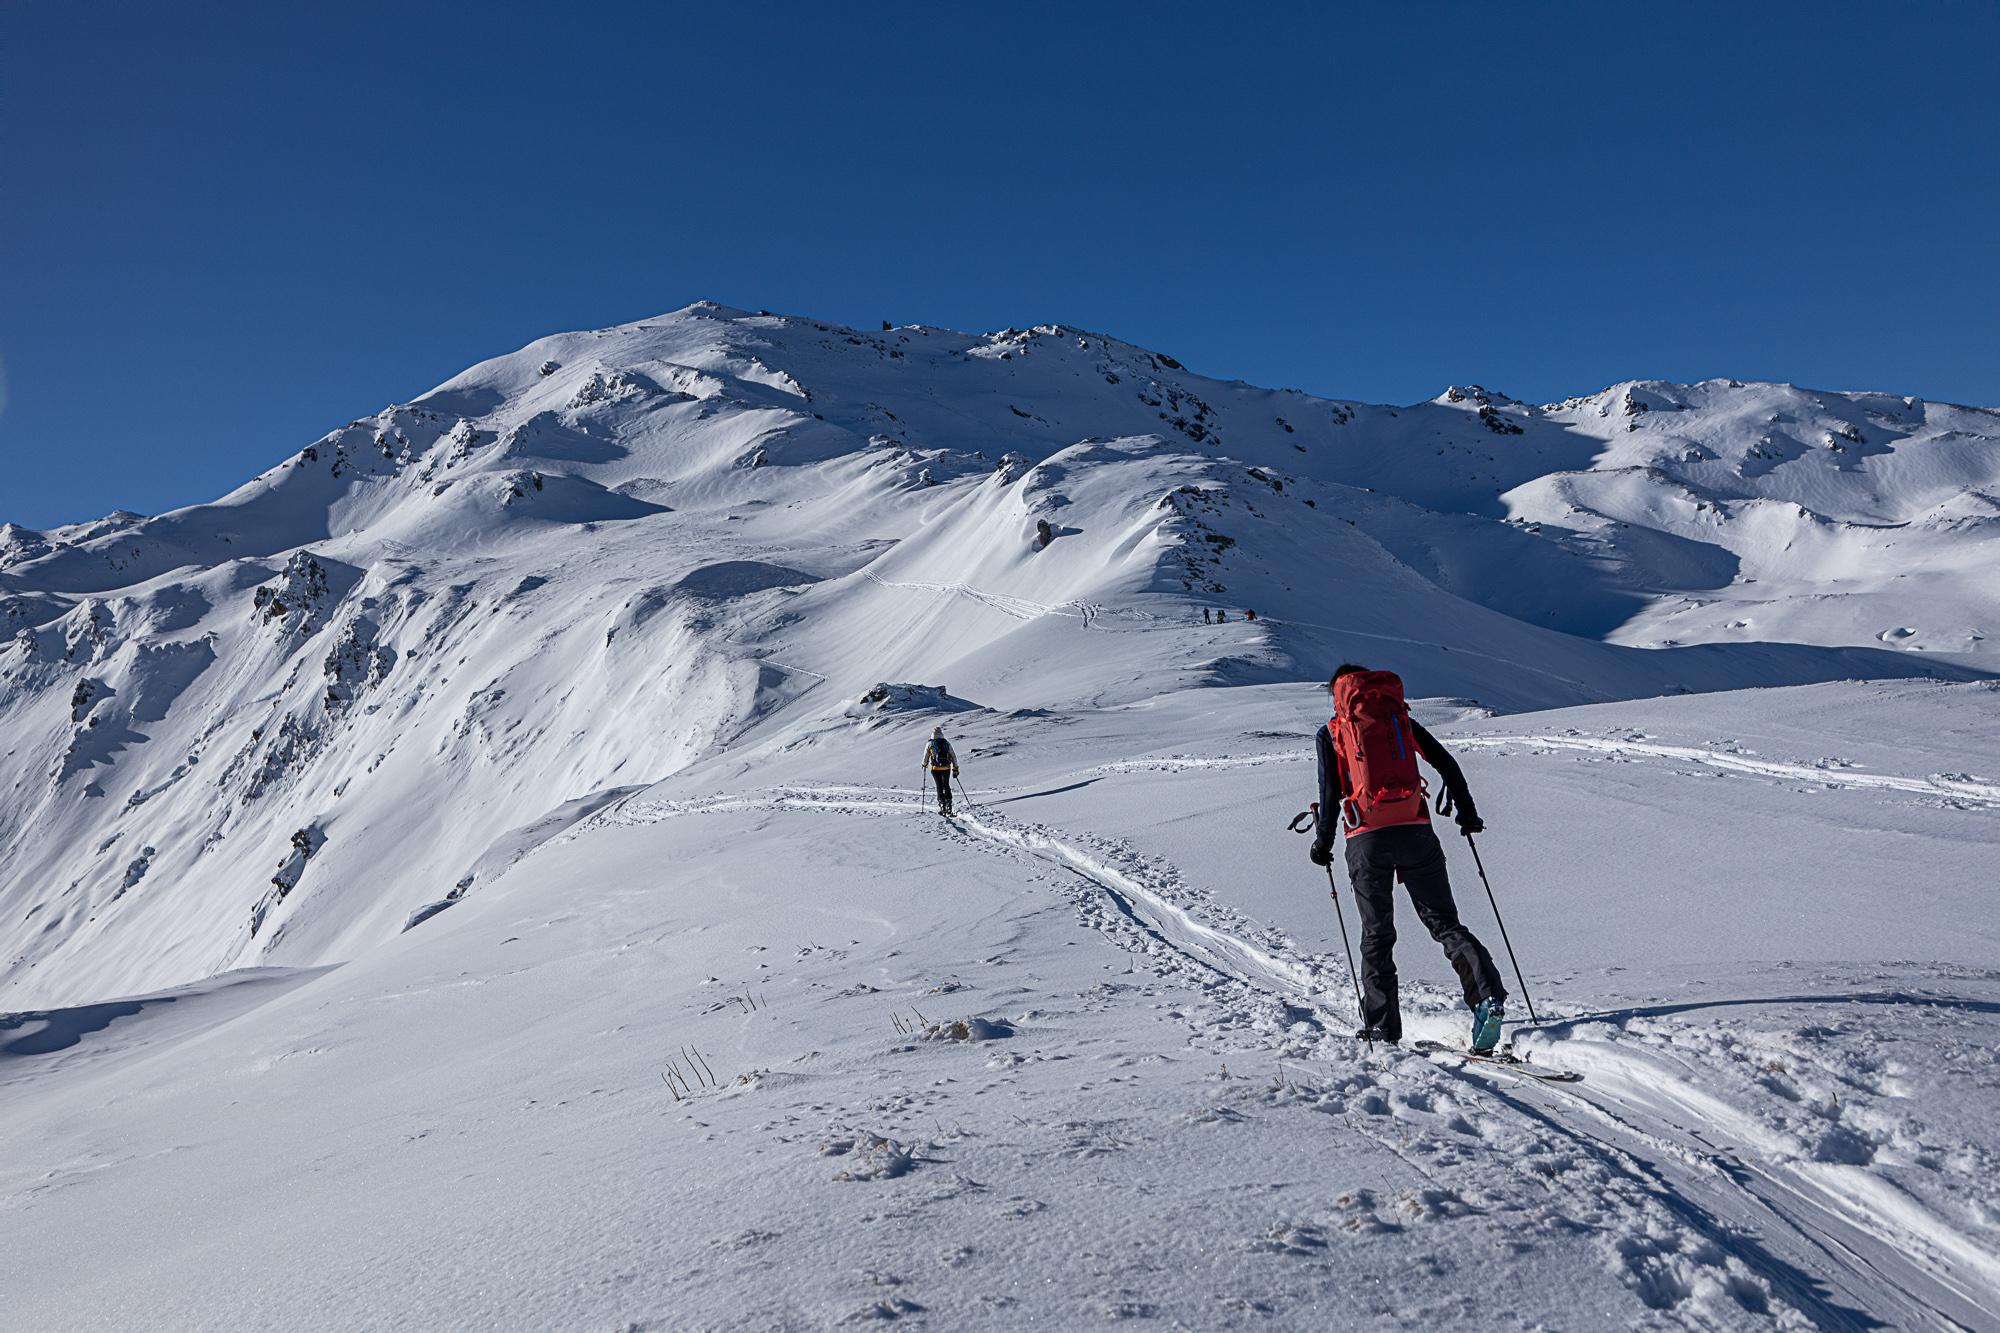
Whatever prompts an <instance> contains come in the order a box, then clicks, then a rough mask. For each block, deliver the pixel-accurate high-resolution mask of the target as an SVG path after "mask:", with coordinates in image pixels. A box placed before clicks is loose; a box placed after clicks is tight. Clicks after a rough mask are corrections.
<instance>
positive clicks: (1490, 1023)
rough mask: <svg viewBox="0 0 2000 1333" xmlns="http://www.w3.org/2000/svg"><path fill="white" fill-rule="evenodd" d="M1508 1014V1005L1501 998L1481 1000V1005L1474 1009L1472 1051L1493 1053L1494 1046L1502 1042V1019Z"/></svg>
mask: <svg viewBox="0 0 2000 1333" xmlns="http://www.w3.org/2000/svg"><path fill="white" fill-rule="evenodd" d="M1506 1016H1507V1006H1506V1005H1505V1004H1504V1003H1503V1002H1502V1001H1499V1000H1481V1001H1480V1002H1479V1007H1478V1008H1477V1009H1474V1010H1473V1011H1472V1053H1473V1054H1474V1055H1491V1054H1493V1048H1494V1047H1495V1046H1498V1045H1499V1044H1500V1020H1501V1019H1503V1018H1505V1017H1506Z"/></svg>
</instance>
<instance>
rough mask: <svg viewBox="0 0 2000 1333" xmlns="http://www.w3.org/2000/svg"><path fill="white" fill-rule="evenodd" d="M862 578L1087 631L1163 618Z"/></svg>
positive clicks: (965, 587)
mask: <svg viewBox="0 0 2000 1333" xmlns="http://www.w3.org/2000/svg"><path fill="white" fill-rule="evenodd" d="M862 577H864V578H866V579H867V580H868V581H869V582H871V583H876V584H880V585H881V586H882V587H884V588H914V589H916V590H918V591H920V592H940V593H947V594H950V595H953V596H957V597H964V598H966V599H968V600H970V601H974V602H977V603H979V604H980V605H981V606H987V607H991V608H993V609H994V610H995V611H999V612H1001V613H1003V614H1005V615H1010V616H1012V617H1014V618H1015V619H1016V620H1039V619H1041V618H1042V617H1043V616H1069V617H1072V618H1074V619H1078V620H1081V621H1082V622H1083V627H1084V628H1085V629H1096V628H1097V622H1098V620H1099V619H1100V618H1102V617H1104V616H1107V615H1112V616H1124V617H1126V618H1127V619H1131V620H1144V621H1157V620H1158V619H1159V617H1158V616H1154V615H1150V614H1148V613H1147V612H1144V611H1139V610H1135V609H1129V608H1128V609H1122V610H1111V611H1107V610H1106V609H1105V608H1104V607H1103V606H1100V605H1099V604H1098V603H1096V602H1086V601H1082V600H1079V599H1076V598H1072V599H1070V600H1069V601H1066V602H1055V603H1049V602H1037V601H1032V600H1030V599H1029V598H1026V597H1015V596H1013V595H1012V594H1009V593H1003V592H988V591H987V590H986V589H984V588H975V587H973V586H972V585H971V584H969V583H930V582H925V581H922V580H916V579H909V580H898V579H885V578H883V577H882V576H881V575H879V574H871V573H868V572H866V571H863V574H862Z"/></svg>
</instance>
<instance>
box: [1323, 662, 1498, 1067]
mask: <svg viewBox="0 0 2000 1333" xmlns="http://www.w3.org/2000/svg"><path fill="white" fill-rule="evenodd" d="M1326 687H1327V689H1328V691H1330V692H1331V693H1332V695H1333V717H1332V718H1331V719H1329V720H1328V722H1327V724H1326V725H1325V726H1323V727H1321V728H1320V729H1319V733H1318V741H1317V743H1316V745H1315V749H1316V750H1317V752H1318V756H1319V803H1318V804H1317V805H1316V806H1315V807H1314V811H1315V813H1316V815H1317V817H1318V818H1317V824H1316V831H1315V834H1314V837H1313V843H1312V861H1313V864H1314V865H1319V866H1331V865H1332V863H1333V839H1334V834H1335V833H1336V832H1337V831H1339V830H1341V829H1343V828H1344V829H1345V832H1346V839H1345V842H1346V847H1345V851H1346V860H1347V877H1348V883H1349V884H1350V885H1351V886H1352V888H1353V891H1354V902H1355V906H1356V909H1357V910H1358V911H1359V912H1360V913H1361V976H1360V989H1361V992H1362V995H1361V1021H1362V1025H1363V1026H1362V1030H1361V1031H1360V1032H1357V1033H1355V1036H1357V1037H1359V1038H1362V1039H1363V1040H1368V1041H1386V1042H1397V1041H1401V1040H1402V1036H1403V1015H1402V1009H1401V1007H1400V1005H1399V1003H1398V1000H1397V992H1396V915H1395V903H1396V900H1395V887H1396V880H1397V879H1398V878H1400V879H1401V880H1402V881H1403V887H1404V888H1406V889H1408V890H1409V894H1410V901H1411V903H1412V904H1413V905H1414V906H1415V907H1416V909H1417V919H1418V920H1419V921H1422V922H1423V923H1424V927H1425V929H1427V930H1429V931H1430V933H1431V938H1432V939H1434V940H1436V941H1437V942H1438V943H1439V944H1441V945H1443V946H1444V952H1445V957H1446V958H1448V959H1450V960H1451V965H1452V969H1453V970H1454V971H1455V972H1457V973H1458V980H1459V985H1460V986H1461V987H1462V988H1463V990H1464V992H1465V1003H1466V1007H1467V1008H1469V1009H1471V1010H1472V1014H1473V1017H1472V1051H1473V1054H1475V1055H1489V1054H1491V1052H1492V1050H1493V1048H1494V1046H1495V1045H1496V1044H1497V1043H1498V1042H1499V1040H1500V1024H1501V1020H1502V1018H1504V1017H1505V1003H1506V999H1507V988H1506V986H1505V985H1504V984H1502V982H1501V980H1500V970H1499V969H1498V968H1497V967H1495V966H1494V965H1493V955H1491V954H1489V953H1488V952H1486V946H1485V945H1483V944H1481V943H1480V942H1479V940H1478V939H1477V937H1475V936H1474V935H1473V933H1472V932H1471V931H1470V930H1468V929H1467V928H1466V927H1465V924H1464V923H1463V922H1461V921H1460V920H1459V919H1458V905H1457V904H1456V903H1455V902H1454V901H1453V900H1452V896H1451V878H1450V876H1449V874H1448V873H1447V872H1446V869H1445V860H1444V848H1443V847H1442V846H1441V845H1440V844H1439V843H1438V838H1437V834H1436V833H1435V832H1433V831H1432V829H1431V818H1430V816H1431V811H1430V803H1429V800H1428V795H1429V792H1428V786H1427V782H1426V780H1425V778H1424V776H1423V775H1422V774H1421V773H1420V772H1418V770H1417V759H1418V757H1419V756H1422V757H1423V759H1425V760H1426V761H1427V762H1428V763H1429V764H1430V766H1431V767H1432V768H1435V769H1436V770H1437V771H1438V775H1439V776H1440V777H1442V778H1443V779H1444V785H1445V795H1444V796H1443V797H1441V798H1440V799H1439V801H1438V811H1439V813H1440V814H1451V813H1452V812H1453V811H1456V816H1455V817H1456V820H1457V823H1458V827H1459V831H1460V832H1461V833H1464V834H1466V835H1467V836H1470V835H1471V834H1474V833H1480V832H1484V831H1485V828H1486V825H1485V824H1484V823H1483V822H1481V820H1480V818H1479V812H1478V810H1477V808H1476V807H1474V805H1473V803H1472V793H1471V792H1470V791H1468V790H1467V789H1466V785H1465V774H1464V773H1463V772H1461V771H1460V770H1459V767H1458V761H1457V760H1455V759H1453V758H1452V757H1451V755H1450V753H1449V752H1448V751H1446V749H1445V748H1444V746H1442V745H1440V744H1438V742H1437V738H1436V737H1434V736H1432V735H1431V734H1430V733H1429V732H1428V731H1425V730H1424V729H1423V728H1422V727H1421V726H1419V725H1417V723H1416V722H1415V721H1414V720H1413V719H1412V718H1411V717H1410V710H1409V707H1408V705H1407V704H1405V702H1404V700H1403V682H1402V679H1401V678H1400V677H1398V676H1397V675H1396V673H1395V672H1393V671H1370V670H1369V669H1368V668H1366V667H1364V666H1359V665H1356V664H1354V663H1348V664H1346V665H1344V666H1342V667H1341V668H1340V669H1339V670H1338V671H1336V672H1334V673H1333V679H1332V680H1330V681H1328V682H1327V686H1326ZM1335 812H1338V813H1337V814H1336V813H1335ZM1329 873H1330V872H1329Z"/></svg>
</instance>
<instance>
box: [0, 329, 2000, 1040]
mask: <svg viewBox="0 0 2000 1333" xmlns="http://www.w3.org/2000/svg"><path fill="white" fill-rule="evenodd" d="M1996 483H2000V414H1996V413H1994V412H1992V411H1989V410H1986V409H1977V408H1962V407H1951V406H1943V405H1936V404H1929V403H1923V402H1918V401H1915V400H1911V399H1904V398H1894V397H1890V396H1887V395H1882V394H1834V393H1823V392H1821V393H1815V392H1808V391H1805V390H1800V389H1795V388H1792V387H1789V386H1784V385H1764V384H1757V385H1742V384H1735V383H1723V382H1711V383H1707V384H1701V385H1694V386H1679V385H1667V384H1659V383H1635V384H1628V385H1619V386H1615V387H1613V388H1611V389H1607V390H1605V391H1604V392H1602V393H1600V394H1596V395H1594V396H1592V397H1589V398H1583V399H1576V400H1572V401H1569V402H1564V403H1558V404H1553V405H1550V406H1547V407H1531V406H1528V405H1525V404H1521V403H1516V402H1513V401H1511V400H1509V399H1507V398H1506V397H1504V396H1503V395H1500V394H1496V393H1489V392H1487V391H1485V390H1481V389H1478V388H1467V389H1460V388H1453V389H1449V390H1447V391H1446V392H1445V393H1443V394H1441V395H1439V396H1438V397H1437V398H1436V399H1434V400H1432V401H1431V402H1428V403H1420V404H1417V405H1415V406H1411V407H1400V408H1385V407H1372V406H1368V405H1364V404H1359V403H1347V402H1334V401H1328V400H1324V399H1317V398H1313V397H1310V396H1308V395H1305V394H1302V393H1296V392H1289V391H1274V390H1268V389H1260V388H1256V387H1254V386H1251V385H1248V384H1244V383H1241V382H1228V383H1224V382H1218V381H1214V380H1209V379H1205V378H1203V377H1202V376H1199V375H1196V374H1194V373H1192V372H1190V371H1188V370H1186V369H1185V368H1183V367H1182V366H1181V365H1179V364H1178V363H1177V362H1176V361H1174V360H1173V359H1172V358H1171V357H1168V356H1165V355H1162V354H1160V353H1155V352H1148V351H1145V350H1143V349H1140V348H1137V347H1134V346H1131V345H1129V344H1125V343H1121V342H1118V341H1116V340H1113V339H1108V338H1105V337H1103V336H1101V335H1098V334H1093V333H1087V332H1083V331H1080V330H1076V329H1070V328H1064V327H1059V326H1043V327H1039V328H1034V329H1027V330H1013V329H1009V330H1004V331H1002V332H999V333H993V334H984V335H968V334H962V333H955V332H951V331H949V330H945V329H932V328H920V327H907V328H900V329H885V330H882V331H880V332H862V331H858V330H853V329H847V328H843V327H840V326H838V325H833V324H828V323H824V322H820V321H815V320H810V319H801V318H793V317H786V316H779V315H771V314H765V313H757V314H752V313H749V312H745V311H739V310H731V309H726V308H723V307H719V306H715V305H712V304H709V303H701V304H697V305H694V306H690V307H689V308H687V309H685V310H682V311H678V312H676V313H674V314H671V315H667V316H664V317H662V318H659V319H655V320H648V321H645V322H643V323H639V324H634V325H630V326H626V327H623V328H615V329H602V330H597V331H593V332H587V333H573V334H563V335H560V336H557V337H552V338H546V339H543V340H541V341H539V342H537V343H534V344H532V345H531V346H529V347H526V348H523V349H522V350H521V351H519V352H517V353H514V354H512V355H510V356H503V357H500V358H497V359H495V360H493V361H489V362H486V363H484V364H482V365H479V366H476V367H474V368H472V369H471V370H468V371H466V372H465V373H464V374H462V375H460V376H458V377H456V378H455V379H453V380H451V381H449V382H447V383H446V384H444V385H442V386H440V387H439V388H437V389H436V390H434V391H432V392H431V393H428V394H426V395H424V396H423V397H422V398H420V399H418V400H417V401H415V402H414V403H410V404H407V405H398V406H395V407H391V408H388V409H386V410H384V411H383V412H381V413H379V414H378V415H376V416H374V417H371V418H367V419H365V420H361V421H356V422H351V423H349V424H348V425H346V426H344V427H342V428H341V429H339V430H336V431H333V432H331V433H330V434H328V435H327V436H326V437H325V438H323V439H321V440H319V441H318V442H316V443H314V444H312V445H310V446H308V447H307V448H305V449H303V450H301V451H299V452H298V453H296V454H295V455H293V456H292V457H291V458H289V459H287V460H286V461H285V462H283V463H280V464H279V465H277V466H275V467H273V468H272V469H270V470H269V471H268V472H266V473H264V474H263V475H261V476H259V477H257V478H255V479H254V480H252V481H250V482H248V483H246V484H245V485H244V486H242V487H241V488H239V489H238V490H237V491H235V492H234V493H232V494H230V495H229V496H226V497H224V498H223V499H221V500H219V501H217V502H215V503H213V504H208V505H198V506H194V507H192V508H188V509H183V510H178V511H175V512H173V513H169V514H164V515H161V516H159V517H156V518H144V517H141V516H139V515H134V514H128V513H118V514H113V515H111V516H110V517H108V518H105V519H102V520H100V521H98V522H95V523H88V524H79V525H75V526H72V527H67V528H60V529H56V530H53V531H50V532H46V533H41V532H30V531H25V530H22V529H20V528H18V527H14V526H9V527H6V528H4V529H0V626H4V627H5V628H6V630H7V631H8V636H7V641H6V644H5V647H4V648H0V727H4V729H5V734H6V737H7V753H6V755H5V756H4V761H0V762H4V768H0V775H4V777H5V779H6V781H7V784H8V788H9V789H10V790H11V791H12V792H14V793H15V795H14V799H12V800H11V801H9V802H8V803H7V805H6V807H5V810H4V812H0V947H4V952H3V953H0V958H4V960H5V963H4V969H3V970H0V1002H5V1003H8V1004H12V1005H15V1006H17V1007H27V1006H34V1005H45V1004H51V1003H58V1002H64V1001H71V1000H79V999H86V998H91V997H96V996H101V995H104V994H107V993H122V992H125V991H132V990H140V989H146V988H151V987H157V986H162V985H168V984H173V983H177V982H184V981H191V980H194V979H197V978H200V977H203V976H207V975H210V974H213V973H215V972H218V971H221V970H224V969H228V968H234V967H244V966H250V965H256V964H288V965H299V964H310V963H318V962H323V961H328V960H334V959H340V958H345V957H349V956H351V955H352V954H353V953H354V951H356V950H358V949H361V948H364V947H366V946H367V945H368V944H370V943H373V942H376V941H379V940H382V939H385V938H387V937H389V936H391V935H393V934H394V933H396V932H397V931H399V930H400V929H402V928H403V925H404V923H405V922H406V921H407V920H408V919H409V917H410V915H411V914H412V913H413V912H416V911H419V910H421V909H423V908H424V907H425V906H426V905H427V904H432V903H436V902H441V901H445V900H447V898H448V897H449V896H451V895H462V894H463V893H464V892H467V891H469V890H471V889H472V888H473V887H474V886H476V885H477V884H478V883H479V882H480V879H481V867H482V865H486V866H491V865H492V864H494V859H495V858H499V860H500V861H501V862H504V861H505V859H506V857H507V856H508V855H509V854H510V852H509V849H510V848H513V847H515V846H516V844H517V843H518V842H519V841H520V840H521V838H523V837H525V836H527V835H524V834H520V833H518V832H514V831H516V830H521V829H527V828H534V829H539V830H541V831H542V833H541V835H538V836H545V835H546V832H547V831H548V829H549V828H550V827H551V821H554V822H555V823H558V824H559V823H561V822H564V821H566V820H569V819H572V818H576V817H580V816H581V815H583V814H585V813H587V812H588V811H590V810H591V809H593V808H594V807H595V805H596V804H597V803H599V802H601V801H603V800H605V799H608V797H607V795H606V794H607V793H612V792H617V791H620V790H622V789H623V788H626V787H629V786H631V785H633V784H642V783H649V782H653V781H657V780H658V779H660V778H662V777H665V776H667V775H668V774H670V773H673V772H674V771H676V770H677V769H679V768H681V767H683V766H685V765H687V764H689V763H690V762H692V761H694V760H697V759H700V758H702V757H705V756H712V755H714V754H717V753H718V752H720V751H721V750H722V749H724V748H729V747H733V748H735V749H738V750H742V751H744V752H745V753H750V752H754V751H755V748H756V747H757V746H758V745H760V744H761V745H764V746H767V747H768V746H783V745H790V744H801V743H805V741H807V740H809V739H810V738H811V737H812V736H813V735H815V734H816V731H817V730H818V729H823V728H826V727H829V726H837V725H840V724H841V723H842V721H843V720H844V717H843V714H844V710H846V709H847V708H848V707H849V704H850V702H851V701H852V700H854V699H855V698H857V697H858V696H860V695H862V694H863V693H864V692H866V691H867V690H869V689H870V688H871V687H873V686H874V685H876V684H877V683H878V682H885V681H886V682H898V681H915V682H927V683H938V684H942V685H943V686H944V687H945V688H946V689H947V690H949V691H950V692H951V693H952V695H953V696H954V697H960V698H964V699H966V700H969V701H971V702H973V703H976V704H978V705H980V706H982V707H986V708H991V709H998V710H1001V711H1006V710H1010V709H1016V708H1028V707H1036V708H1039V707H1050V706H1059V705H1068V704H1075V703H1084V702H1089V703H1094V704H1099V705H1102V704H1107V703H1119V702H1129V701H1131V700H1134V699H1139V698H1144V697H1148V696H1150V695H1153V694H1156V693H1159V692H1162V691H1167V690H1172V689H1176V688H1182V687H1186V686H1190V685H1197V684H1202V683H1234V684H1242V683H1251V682H1259V681H1275V680H1291V679H1310V678H1314V677H1320V678H1323V677H1324V676H1325V675H1326V674H1327V672H1328V671H1329V670H1330V668H1331V667H1332V666H1333V665H1334V664H1335V663H1337V662H1338V661H1339V660H1341V659H1342V658H1344V657H1350V656H1354V657H1360V658H1362V659H1364V660H1366V659H1367V658H1368V657H1369V656H1370V655H1371V653H1372V654H1374V655H1375V656H1377V657H1379V656H1381V655H1382V654H1383V653H1385V652H1391V651H1393V653H1394V655H1395V658H1396V661H1397V663H1398V665H1399V667H1400V669H1401V670H1402V671H1403V672H1404V674H1405V675H1406V677H1408V678H1409V680H1410V682H1411V687H1412V689H1413V690H1415V691H1417V692H1418V693H1421V694H1427V695H1433V696H1456V697H1463V698H1467V699H1477V700H1478V701H1479V702H1480V703H1481V704H1482V705H1484V706H1486V707H1488V708H1492V709H1497V710H1502V711H1513V710H1518V709H1523V708H1539V707H1550V706H1556V705H1562V704H1569V703H1580V702H1586V701H1590V700H1599V699H1613V698H1627V697H1633V696H1642V695H1651V694H1659V693H1663V692H1668V691H1673V690H1695V691H1703V690H1714V689H1719V688H1729V687H1737V686H1745V685H1773V684H1787V683H1802V682H1807V681H1812V680H1821V679H1830V678H1841V677H1854V676H1871V677H1879V676H1886V675H1895V674H1928V675H1941V676H1949V677H1963V676H1965V675H1967V674H1977V668H1980V667H1982V666H1983V665H1984V664H1985V662H1986V660H1987V659H1986V657H1985V655H1984V652H1983V650H1984V649H1985V648H1986V644H1985V639H1984V633H1985V627H1987V626H1989V625H1992V624H1996V623H2000V605H1996V602H2000V578H1996V577H1995V575H1996V572H2000V544H1996V543H1995V542H1994V541H1993V537H1994V536H1995V534H1996V533H2000V520H1997V519H1996V515H2000V505H1996V501H1995V499H1994V497H1993V494H1992V488H1993V487H1994V486H1995V485H1996ZM1038 521H1046V522H1047V523H1049V524H1050V525H1051V531H1052V532H1053V533H1054V534H1056V535H1055V539H1054V542H1053V544H1052V545H1050V546H1049V547H1048V548H1047V549H1046V550H1044V549H1040V546H1039V541H1038V539H1037V529H1036V523H1037V522H1038ZM1211 607H1212V608H1214V609H1215V610H1217V611H1220V612H1222V613H1224V614H1226V615H1227V616H1228V617H1229V619H1228V621H1227V622H1226V623H1225V624H1224V625H1222V626H1215V625H1204V623H1203V619H1204V616H1203V612H1204V610H1205V609H1206V608H1211ZM1253 611H1254V612H1255V613H1256V615H1257V617H1258V619H1257V620H1256V621H1255V622H1254V623H1250V622H1247V621H1246V620H1245V619H1244V617H1246V616H1247V615H1248V614H1249V613H1250V612H1253ZM1626 645H1644V646H1645V647H1646V648H1647V649H1650V651H1640V650H1638V649H1636V648H1634V647H1630V646H1626ZM1662 645H1700V646H1699V647H1678V648H1670V649H1669V650H1667V651H1659V648H1660V647H1661V646H1662ZM1883 645H1892V646H1893V648H1894V652H1893V653H1892V652H1891V651H1890V649H1889V648H1885V647H1884V646H1883ZM1864 646H1865V648H1866V649H1867V650H1866V651H1856V649H1857V648H1862V647H1864ZM1913 650H1915V651H1913Z"/></svg>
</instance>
